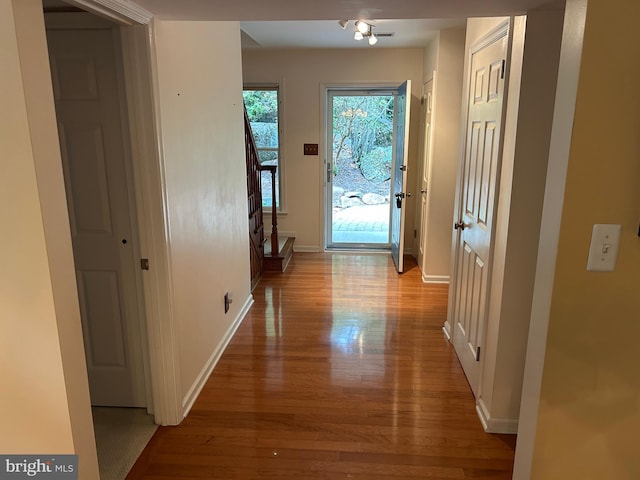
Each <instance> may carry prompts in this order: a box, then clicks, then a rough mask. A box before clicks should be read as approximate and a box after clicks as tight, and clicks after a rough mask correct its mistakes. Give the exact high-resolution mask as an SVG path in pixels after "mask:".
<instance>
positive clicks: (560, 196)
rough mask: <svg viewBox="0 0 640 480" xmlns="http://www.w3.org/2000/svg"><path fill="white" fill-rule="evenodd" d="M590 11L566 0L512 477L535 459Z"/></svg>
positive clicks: (521, 479) (526, 472) (577, 0)
mask: <svg viewBox="0 0 640 480" xmlns="http://www.w3.org/2000/svg"><path fill="white" fill-rule="evenodd" d="M586 11H587V0H567V4H566V9H565V15H564V26H563V33H562V47H561V51H560V67H559V71H558V87H557V91H556V105H555V110H554V115H553V127H552V131H551V145H550V149H549V166H548V171H547V183H546V188H545V196H544V207H543V211H542V222H541V228H540V243H539V245H540V247H539V250H538V263H537V267H536V278H535V284H534V289H533V301H532V305H531V322H530V324H529V342H528V345H527V356H526V360H525V366H524V380H523V388H522V400H521V403H520V426H519V429H518V444H517V446H516V453H515V460H514V466H513V479H514V480H528V479H530V478H531V470H532V465H533V450H534V445H535V439H536V428H537V424H538V409H539V404H540V392H541V386H542V372H543V370H544V360H545V353H546V346H547V331H548V327H549V315H550V311H551V299H552V296H553V281H554V278H555V269H556V258H557V254H558V241H559V237H560V226H561V223H562V210H563V208H562V207H563V203H564V193H565V184H566V179H567V168H568V163H569V154H570V149H571V137H572V132H573V120H574V114H575V105H576V96H577V92H578V80H579V76H580V60H581V56H582V44H583V39H584V26H585V19H586Z"/></svg>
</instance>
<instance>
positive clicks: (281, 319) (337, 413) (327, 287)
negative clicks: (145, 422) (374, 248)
mask: <svg viewBox="0 0 640 480" xmlns="http://www.w3.org/2000/svg"><path fill="white" fill-rule="evenodd" d="M407 261H408V262H409V263H408V271H407V272H406V273H404V274H403V275H398V274H397V273H395V271H394V268H393V264H392V261H391V259H390V257H389V256H386V255H354V254H351V255H347V254H304V253H296V255H295V257H294V259H293V260H292V261H291V263H290V265H289V268H288V269H287V272H286V273H284V274H265V276H264V277H263V279H262V280H261V281H260V283H259V284H258V286H257V287H256V289H255V290H254V292H253V294H254V297H255V305H254V306H253V307H252V309H251V311H250V313H249V314H248V316H247V317H246V318H245V320H244V322H243V323H242V325H241V326H240V328H239V329H238V331H237V333H236V335H235V337H234V338H233V340H232V342H231V344H230V345H229V347H228V348H227V350H226V351H225V353H224V354H223V356H222V358H221V360H220V362H219V363H218V365H217V367H216V369H215V371H214V372H213V374H212V375H211V377H210V379H209V381H208V382H207V384H206V386H205V388H204V390H203V391H202V393H201V395H200V397H199V398H198V400H197V402H196V404H195V406H194V407H193V410H192V411H191V413H190V414H189V416H188V417H187V418H186V419H185V420H184V421H183V422H182V424H181V425H179V426H177V427H161V428H159V429H158V431H157V432H156V434H155V436H154V437H153V439H152V440H151V442H150V443H149V445H148V446H147V448H146V449H145V451H144V452H143V454H142V456H141V457H140V458H139V460H138V462H137V463H136V465H135V466H134V468H133V469H132V471H131V473H130V474H129V476H128V477H127V478H128V479H132V480H134V479H145V480H161V479H162V480H166V479H203V478H211V479H214V478H215V479H296V480H307V479H309V480H310V479H355V480H373V479H384V480H399V479H422V478H429V479H496V480H498V479H505V480H506V479H510V478H511V470H512V465H513V453H514V445H515V436H512V435H491V434H486V433H484V431H483V430H482V427H481V425H480V421H479V420H478V417H477V415H476V412H475V402H474V399H473V396H472V394H471V390H470V388H469V386H468V384H467V382H466V379H465V377H464V373H463V372H462V369H461V367H460V364H459V363H458V360H457V358H456V355H455V353H454V350H453V347H452V346H451V345H450V344H449V343H448V342H447V341H446V339H445V337H444V335H443V332H442V325H443V323H444V320H445V318H446V305H447V286H446V285H424V284H423V283H422V281H421V279H420V272H419V270H418V268H417V267H416V266H415V262H414V261H413V259H409V258H408V259H407Z"/></svg>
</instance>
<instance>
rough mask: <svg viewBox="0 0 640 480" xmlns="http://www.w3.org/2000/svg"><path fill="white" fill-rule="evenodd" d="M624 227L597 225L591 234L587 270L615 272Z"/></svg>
mask: <svg viewBox="0 0 640 480" xmlns="http://www.w3.org/2000/svg"><path fill="white" fill-rule="evenodd" d="M621 233H622V225H612V224H596V225H594V226H593V231H592V233H591V246H590V247H589V259H588V260H587V270H588V271H590V272H613V271H614V270H615V268H616V261H617V259H618V249H619V247H620V235H621Z"/></svg>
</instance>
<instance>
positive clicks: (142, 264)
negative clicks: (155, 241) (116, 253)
mask: <svg viewBox="0 0 640 480" xmlns="http://www.w3.org/2000/svg"><path fill="white" fill-rule="evenodd" d="M140 268H141V269H142V270H149V259H148V258H141V259H140Z"/></svg>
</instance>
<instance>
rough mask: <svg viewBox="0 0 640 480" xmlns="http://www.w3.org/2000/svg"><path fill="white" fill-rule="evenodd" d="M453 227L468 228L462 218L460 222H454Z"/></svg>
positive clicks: (457, 228)
mask: <svg viewBox="0 0 640 480" xmlns="http://www.w3.org/2000/svg"><path fill="white" fill-rule="evenodd" d="M453 228H455V229H456V230H464V229H465V228H467V226H466V225H465V224H464V222H463V221H462V220H460V221H459V222H457V223H454V224H453Z"/></svg>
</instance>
